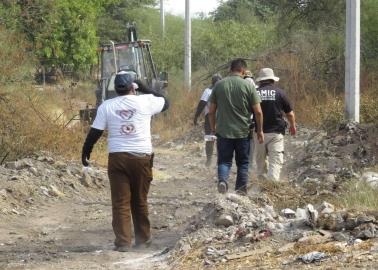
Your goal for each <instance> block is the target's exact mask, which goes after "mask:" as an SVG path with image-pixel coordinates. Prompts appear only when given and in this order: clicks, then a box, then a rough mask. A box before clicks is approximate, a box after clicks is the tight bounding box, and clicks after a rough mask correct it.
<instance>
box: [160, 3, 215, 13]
mask: <svg viewBox="0 0 378 270" xmlns="http://www.w3.org/2000/svg"><path fill="white" fill-rule="evenodd" d="M218 2H219V0H190V8H191V12H190V13H191V14H192V16H193V15H195V14H196V13H198V12H204V13H206V14H208V13H209V12H211V11H214V10H215V9H216V8H217V6H218ZM164 4H165V10H166V12H168V13H171V14H174V15H182V16H184V15H185V0H164Z"/></svg>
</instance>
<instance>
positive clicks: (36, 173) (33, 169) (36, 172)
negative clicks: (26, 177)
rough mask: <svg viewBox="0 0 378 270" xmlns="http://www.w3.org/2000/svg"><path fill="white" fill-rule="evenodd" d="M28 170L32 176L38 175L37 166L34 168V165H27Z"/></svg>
mask: <svg viewBox="0 0 378 270" xmlns="http://www.w3.org/2000/svg"><path fill="white" fill-rule="evenodd" d="M29 171H30V172H31V173H32V174H33V175H34V176H38V175H39V173H38V170H37V168H35V167H29Z"/></svg>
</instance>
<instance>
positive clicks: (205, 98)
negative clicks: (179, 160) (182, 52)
mask: <svg viewBox="0 0 378 270" xmlns="http://www.w3.org/2000/svg"><path fill="white" fill-rule="evenodd" d="M220 80H222V76H221V75H219V74H214V75H213V76H212V77H211V86H209V87H208V88H206V89H205V91H203V94H202V96H201V99H200V101H199V103H198V105H197V110H196V114H195V115H194V125H195V126H196V125H197V121H198V117H199V116H200V115H201V113H202V111H203V110H204V109H205V124H204V128H205V135H211V129H210V122H209V107H210V103H209V97H210V96H211V93H212V91H213V88H214V85H215V84H216V83H217V82H218V81H220ZM213 149H214V141H207V142H206V166H210V165H211V160H212V156H213Z"/></svg>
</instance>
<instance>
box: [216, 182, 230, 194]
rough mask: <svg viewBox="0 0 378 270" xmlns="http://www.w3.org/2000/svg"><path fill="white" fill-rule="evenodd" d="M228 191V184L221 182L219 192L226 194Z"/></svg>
mask: <svg viewBox="0 0 378 270" xmlns="http://www.w3.org/2000/svg"><path fill="white" fill-rule="evenodd" d="M227 190H228V186H227V183H226V182H225V181H219V183H218V192H219V193H221V194H225V193H226V192H227Z"/></svg>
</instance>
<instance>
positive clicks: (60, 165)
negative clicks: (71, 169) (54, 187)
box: [54, 160, 67, 170]
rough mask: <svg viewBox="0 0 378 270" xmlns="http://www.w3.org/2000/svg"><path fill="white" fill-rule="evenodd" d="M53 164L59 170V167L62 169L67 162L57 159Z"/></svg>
mask: <svg viewBox="0 0 378 270" xmlns="http://www.w3.org/2000/svg"><path fill="white" fill-rule="evenodd" d="M54 166H55V167H56V168H58V169H60V170H61V169H64V168H66V167H67V163H65V162H63V161H60V160H58V161H55V163H54Z"/></svg>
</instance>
